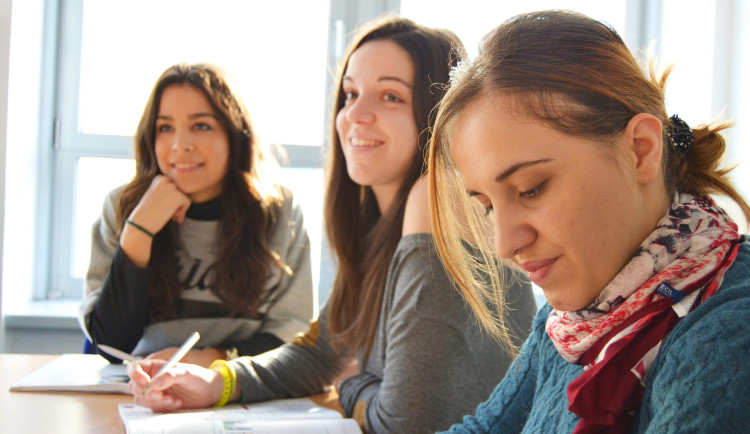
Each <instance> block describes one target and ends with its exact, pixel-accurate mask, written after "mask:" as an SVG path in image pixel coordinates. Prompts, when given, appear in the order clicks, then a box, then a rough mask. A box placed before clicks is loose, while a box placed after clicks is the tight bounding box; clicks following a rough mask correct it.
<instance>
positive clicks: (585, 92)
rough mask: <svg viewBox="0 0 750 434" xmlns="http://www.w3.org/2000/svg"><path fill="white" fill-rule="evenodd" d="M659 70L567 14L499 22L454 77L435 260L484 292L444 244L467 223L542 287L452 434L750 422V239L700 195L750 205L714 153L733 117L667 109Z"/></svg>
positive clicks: (472, 293) (669, 428) (437, 141)
mask: <svg viewBox="0 0 750 434" xmlns="http://www.w3.org/2000/svg"><path fill="white" fill-rule="evenodd" d="M665 81H666V76H665V75H663V76H657V74H656V73H654V72H653V71H650V72H646V73H644V71H643V70H642V69H641V67H640V66H639V64H638V62H636V60H635V59H634V57H633V55H632V54H631V53H630V51H629V50H628V47H627V46H626V45H625V44H624V43H623V41H622V39H621V38H620V37H619V35H618V34H617V33H616V32H615V31H614V30H613V29H612V28H610V27H609V26H607V25H605V24H603V23H600V22H598V21H595V20H593V19H591V18H588V17H585V16H583V15H580V14H576V13H573V12H565V11H545V12H537V13H530V14H526V15H520V16H518V17H515V18H513V19H511V20H509V21H508V22H506V23H505V24H503V25H501V26H500V27H498V28H497V29H495V30H494V31H493V32H491V33H490V34H489V35H488V36H487V37H486V39H485V42H484V45H483V47H482V48H481V50H480V54H479V56H478V57H477V58H476V59H475V60H473V61H468V62H466V63H464V64H462V66H461V68H460V69H459V70H458V71H456V73H455V74H454V75H452V82H451V88H450V90H449V91H448V94H447V95H446V97H445V99H444V100H443V104H442V105H441V107H440V112H439V114H438V116H437V120H436V125H435V135H434V136H433V137H434V143H433V148H432V152H431V155H430V171H429V173H430V188H431V189H432V192H433V193H434V194H433V195H431V197H432V201H431V210H432V213H431V215H432V222H433V223H434V224H435V229H434V230H435V233H436V240H437V244H438V246H439V250H440V254H441V257H442V259H443V260H444V261H445V263H446V267H447V268H448V269H450V270H451V271H452V274H453V275H454V277H455V278H456V280H457V281H458V283H459V284H460V286H461V288H462V290H463V291H465V292H466V293H467V298H468V299H472V300H476V299H479V300H481V299H482V294H483V291H484V289H485V288H483V287H482V286H479V285H477V284H476V282H473V281H472V280H473V279H472V277H473V276H476V275H477V274H476V273H477V270H476V268H475V267H474V266H473V265H474V264H476V262H473V261H472V259H473V258H470V257H463V256H461V255H456V254H455V252H456V250H455V248H456V246H460V245H461V243H462V242H463V241H462V238H461V237H460V236H459V235H461V233H473V239H475V240H487V241H488V244H489V245H486V246H481V249H482V251H484V252H486V254H487V255H488V256H492V253H493V252H492V251H493V250H494V253H495V254H496V255H497V256H499V257H500V258H502V259H504V260H507V261H509V262H512V263H514V264H515V265H516V266H518V267H519V268H521V269H523V270H524V271H525V272H526V273H527V274H528V276H529V278H531V279H532V280H533V281H534V282H535V283H536V284H537V285H539V286H540V287H541V288H542V290H543V291H544V295H545V297H546V298H547V301H548V302H549V304H548V305H545V306H544V307H542V309H541V310H540V312H539V314H538V315H537V317H536V319H535V320H534V328H533V331H532V334H531V336H530V337H529V339H528V340H527V341H526V343H525V344H524V346H523V347H522V349H521V352H520V355H519V357H518V358H517V359H516V361H515V362H514V364H513V366H512V367H511V368H510V369H509V370H508V375H507V376H506V377H505V379H504V380H503V381H502V382H501V383H500V384H499V385H498V386H497V388H496V389H495V392H493V394H492V396H491V397H490V398H489V400H488V401H487V402H485V403H484V404H482V405H480V406H479V407H478V408H477V410H476V414H475V415H474V416H469V417H466V418H465V419H464V424H463V425H459V426H455V427H453V429H452V430H451V431H452V432H460V433H467V432H513V433H517V432H529V433H538V432H581V433H583V432H585V433H595V432H607V433H612V432H615V433H623V432H654V433H664V432H748V429H749V428H750V425H749V424H748V417H747V408H748V405H749V404H750V369H748V359H749V358H750V333H748V331H747V324H748V322H749V321H750V244H748V243H747V241H746V238H745V236H743V235H741V234H740V233H739V232H738V226H737V225H736V224H735V223H734V222H733V221H732V220H731V219H730V218H729V217H728V216H727V214H726V213H725V212H724V211H723V210H722V209H721V208H720V207H719V206H717V204H716V203H715V202H714V201H713V199H712V198H711V197H710V196H709V195H713V194H717V195H724V196H725V197H727V198H729V199H731V200H732V201H734V202H735V203H736V204H737V205H738V207H739V209H741V211H742V213H743V214H744V216H745V217H746V218H750V208H749V207H748V205H747V202H746V201H745V200H744V199H743V198H742V197H741V196H740V195H739V194H738V193H737V191H736V190H735V189H734V188H733V187H732V185H731V183H730V181H729V179H728V177H727V172H728V170H725V169H721V168H719V163H720V160H721V157H722V154H723V153H724V148H725V142H724V139H723V138H722V136H721V135H719V131H721V130H722V129H724V128H726V127H727V124H718V125H699V126H697V127H694V128H690V127H689V126H688V125H687V124H686V123H685V122H684V121H683V120H682V119H680V118H679V117H678V116H675V115H672V116H669V115H667V111H666V108H665V101H664V86H665ZM453 175H456V176H458V178H457V179H456V178H454V177H453ZM457 191H458V192H461V194H462V197H463V198H464V200H463V201H462V202H463V203H464V205H463V206H454V205H455V204H456V203H457V201H456V197H457V193H456V192H457ZM467 192H468V194H467ZM480 205H481V207H482V208H484V210H486V211H485V212H486V214H485V215H488V217H484V215H482V214H480V213H476V214H475V215H476V217H475V218H474V219H473V222H474V223H473V224H472V225H471V229H472V230H469V229H467V228H466V227H465V226H460V228H461V232H459V231H458V230H456V229H455V228H457V227H459V226H458V225H457V224H456V223H455V221H456V215H455V214H456V213H459V216H460V220H461V221H464V220H465V218H466V217H465V212H471V210H476V209H477V208H479V206H480ZM482 234H485V235H489V234H494V237H491V236H484V237H483V236H482ZM493 241H494V245H492V244H493ZM483 263H484V264H486V265H492V264H494V262H492V261H485V262H483ZM488 295H489V296H492V294H488ZM472 297H474V298H472ZM474 307H475V308H476V309H477V310H478V311H480V312H481V311H482V310H484V309H485V307H484V306H483V305H482V304H479V303H475V306H474ZM501 331H502V330H501Z"/></svg>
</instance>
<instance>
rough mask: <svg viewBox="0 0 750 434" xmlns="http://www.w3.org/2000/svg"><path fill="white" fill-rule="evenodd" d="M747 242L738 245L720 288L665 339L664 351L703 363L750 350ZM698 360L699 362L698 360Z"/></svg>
mask: <svg viewBox="0 0 750 434" xmlns="http://www.w3.org/2000/svg"><path fill="white" fill-rule="evenodd" d="M748 323H750V245H749V244H748V243H747V242H744V243H743V244H742V245H741V246H740V250H739V252H738V255H737V258H736V260H735V261H734V263H733V264H732V265H731V267H730V268H729V270H728V271H727V273H726V275H725V276H724V279H723V282H722V285H721V287H720V288H719V291H718V292H717V293H716V294H715V295H714V296H713V297H711V298H709V299H708V300H706V301H705V302H704V303H702V304H701V305H699V306H698V307H697V308H695V310H693V311H692V312H690V313H689V314H688V315H687V316H685V317H684V318H683V319H682V320H681V321H680V322H679V323H678V324H677V325H676V326H675V328H674V330H673V331H672V333H671V334H670V336H669V337H668V338H667V340H666V341H665V342H664V345H665V348H664V349H665V350H666V351H665V355H669V356H670V357H676V358H686V359H693V360H694V361H698V360H700V361H702V362H705V363H713V362H712V361H716V362H717V363H722V362H721V360H720V359H721V357H723V355H729V354H737V351H736V350H737V348H738V345H739V348H745V350H744V352H745V353H750V333H747V326H746V325H747V324H748ZM748 355H750V354H748ZM699 364H700V363H699Z"/></svg>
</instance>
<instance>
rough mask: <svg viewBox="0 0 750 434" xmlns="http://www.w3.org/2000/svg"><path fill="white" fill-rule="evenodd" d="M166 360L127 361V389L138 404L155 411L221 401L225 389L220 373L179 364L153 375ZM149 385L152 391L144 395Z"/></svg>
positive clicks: (207, 404) (208, 405)
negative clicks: (128, 378)
mask: <svg viewBox="0 0 750 434" xmlns="http://www.w3.org/2000/svg"><path fill="white" fill-rule="evenodd" d="M165 363H166V361H164V360H159V359H143V360H139V361H137V362H134V363H130V364H128V375H129V376H130V383H128V388H129V389H130V392H131V393H132V394H133V395H134V396H135V403H136V404H138V405H141V406H143V407H148V408H150V409H152V410H154V411H175V410H179V409H181V408H184V409H188V408H207V407H210V406H212V405H214V404H216V403H217V402H219V399H220V398H221V392H222V391H223V389H224V379H223V378H222V376H221V374H219V373H218V372H216V371H213V370H211V369H206V368H203V367H200V366H197V365H191V364H187V363H178V364H177V365H175V366H173V367H172V368H170V369H168V370H167V371H165V372H163V373H161V374H159V375H158V376H155V377H152V376H154V375H156V373H157V372H159V369H161V368H162V366H164V364H165ZM149 384H150V388H151V390H150V391H149V392H148V393H146V394H144V393H143V390H144V388H145V387H146V385H149Z"/></svg>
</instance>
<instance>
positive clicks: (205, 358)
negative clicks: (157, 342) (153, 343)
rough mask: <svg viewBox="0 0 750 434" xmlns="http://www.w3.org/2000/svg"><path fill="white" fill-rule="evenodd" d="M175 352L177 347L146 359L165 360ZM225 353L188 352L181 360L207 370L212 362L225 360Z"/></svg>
mask: <svg viewBox="0 0 750 434" xmlns="http://www.w3.org/2000/svg"><path fill="white" fill-rule="evenodd" d="M175 351H177V347H170V348H165V349H163V350H160V351H157V352H155V353H151V354H149V355H148V357H147V358H149V359H163V360H167V359H169V358H170V357H172V354H174V352H175ZM226 358H227V352H226V351H223V350H217V349H216V348H204V349H202V350H190V351H189V352H188V353H187V354H185V356H184V357H183V358H182V362H183V363H192V364H194V365H198V366H203V367H204V368H208V367H209V366H211V363H213V361H214V360H218V359H226Z"/></svg>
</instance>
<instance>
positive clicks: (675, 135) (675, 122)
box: [667, 115, 695, 159]
mask: <svg viewBox="0 0 750 434" xmlns="http://www.w3.org/2000/svg"><path fill="white" fill-rule="evenodd" d="M669 120H670V122H671V124H672V125H671V128H670V131H669V132H668V133H667V138H668V139H669V145H670V146H671V147H672V149H674V150H675V152H677V154H678V155H679V156H680V157H681V158H683V159H684V158H686V157H687V154H688V153H689V152H690V147H691V146H693V142H694V141H695V136H694V135H693V130H692V129H690V126H689V125H688V124H687V122H685V121H683V120H682V119H680V117H679V116H677V115H672V116H671V117H670V118H669Z"/></svg>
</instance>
